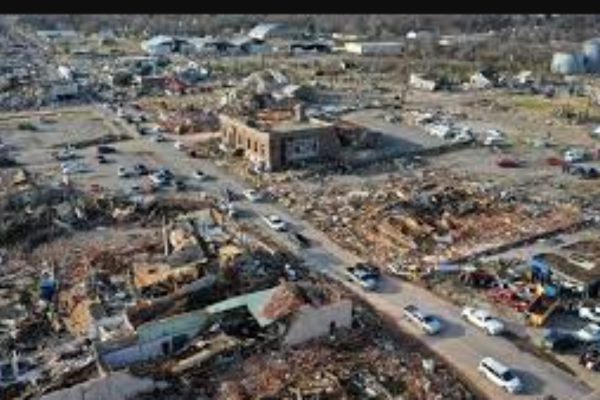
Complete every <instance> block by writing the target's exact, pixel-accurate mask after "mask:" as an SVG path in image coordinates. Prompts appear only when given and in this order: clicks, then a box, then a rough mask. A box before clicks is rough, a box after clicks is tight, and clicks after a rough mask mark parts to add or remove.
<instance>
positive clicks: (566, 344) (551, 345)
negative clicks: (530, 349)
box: [541, 330, 579, 353]
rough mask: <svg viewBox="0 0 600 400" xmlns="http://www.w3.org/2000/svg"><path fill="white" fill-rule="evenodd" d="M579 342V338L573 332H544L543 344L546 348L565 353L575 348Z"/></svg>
mask: <svg viewBox="0 0 600 400" xmlns="http://www.w3.org/2000/svg"><path fill="white" fill-rule="evenodd" d="M578 344H579V340H577V338H576V337H575V336H574V335H573V334H572V333H571V332H561V331H557V330H549V331H548V332H546V333H545V334H544V336H543V337H542V340H541V346H542V348H544V349H547V350H550V351H553V352H556V353H564V352H566V351H569V350H573V349H574V348H576V347H577V345H578Z"/></svg>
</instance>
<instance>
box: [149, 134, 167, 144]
mask: <svg viewBox="0 0 600 400" xmlns="http://www.w3.org/2000/svg"><path fill="white" fill-rule="evenodd" d="M150 140H152V141H153V142H155V143H162V142H165V141H166V139H165V137H164V136H163V135H161V134H158V135H154V136H152V137H151V138H150Z"/></svg>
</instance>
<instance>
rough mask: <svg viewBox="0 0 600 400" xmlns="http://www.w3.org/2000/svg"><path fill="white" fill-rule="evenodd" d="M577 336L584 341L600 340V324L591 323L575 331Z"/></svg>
mask: <svg viewBox="0 0 600 400" xmlns="http://www.w3.org/2000/svg"><path fill="white" fill-rule="evenodd" d="M575 336H576V337H577V339H579V340H580V341H581V342H583V343H596V342H600V325H598V324H596V323H590V324H587V325H586V326H584V327H583V328H581V329H579V330H578V331H576V332H575Z"/></svg>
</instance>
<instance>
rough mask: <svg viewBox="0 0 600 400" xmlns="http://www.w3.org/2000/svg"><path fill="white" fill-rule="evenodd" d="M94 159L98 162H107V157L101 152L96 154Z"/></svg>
mask: <svg viewBox="0 0 600 400" xmlns="http://www.w3.org/2000/svg"><path fill="white" fill-rule="evenodd" d="M96 160H97V161H98V164H108V159H107V158H106V156H104V155H103V154H98V156H97V157H96Z"/></svg>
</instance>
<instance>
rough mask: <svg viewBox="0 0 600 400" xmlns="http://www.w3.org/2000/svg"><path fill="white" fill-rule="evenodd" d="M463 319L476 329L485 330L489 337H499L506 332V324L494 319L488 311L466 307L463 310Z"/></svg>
mask: <svg viewBox="0 0 600 400" xmlns="http://www.w3.org/2000/svg"><path fill="white" fill-rule="evenodd" d="M461 317H463V318H464V319H465V320H467V321H469V322H470V323H472V324H473V325H475V326H476V327H478V328H480V329H483V330H484V331H486V332H487V333H488V334H489V335H499V334H501V333H502V332H504V323H503V322H502V321H500V320H499V319H497V318H494V317H493V316H492V315H491V314H490V312H489V311H487V310H483V309H477V308H474V307H465V308H463V310H462V313H461Z"/></svg>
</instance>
